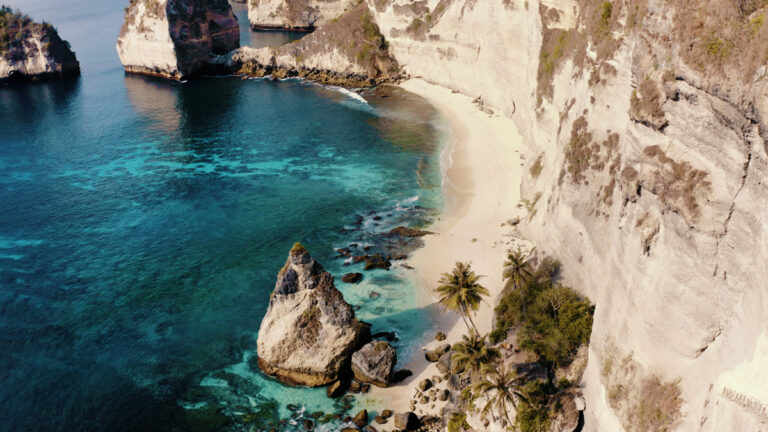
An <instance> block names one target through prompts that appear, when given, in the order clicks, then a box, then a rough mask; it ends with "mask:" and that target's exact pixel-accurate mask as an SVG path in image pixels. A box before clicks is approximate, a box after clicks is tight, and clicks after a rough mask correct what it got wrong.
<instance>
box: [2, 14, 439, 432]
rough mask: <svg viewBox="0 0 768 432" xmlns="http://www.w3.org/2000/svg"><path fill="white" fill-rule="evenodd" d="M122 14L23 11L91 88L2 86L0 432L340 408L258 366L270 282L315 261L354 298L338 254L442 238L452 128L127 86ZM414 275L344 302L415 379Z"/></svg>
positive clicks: (239, 89) (397, 102)
mask: <svg viewBox="0 0 768 432" xmlns="http://www.w3.org/2000/svg"><path fill="white" fill-rule="evenodd" d="M122 3H123V2H117V1H107V2H102V1H97V0H87V1H80V2H75V3H74V4H73V3H72V2H67V4H62V2H55V1H52V0H29V1H27V0H24V1H16V2H13V1H12V2H11V5H12V6H15V7H23V8H24V10H25V11H26V12H28V13H30V14H32V15H33V17H35V18H43V19H48V20H50V21H52V22H54V24H56V26H57V27H58V28H59V30H60V31H61V33H62V36H63V37H64V38H65V39H69V41H70V42H71V43H72V45H73V47H74V48H75V50H76V51H77V54H78V57H79V59H80V61H81V64H82V66H83V76H82V77H81V78H80V79H77V80H70V81H64V82H55V83H34V84H30V85H25V86H22V87H4V88H0V131H2V135H1V136H0V203H2V206H0V353H1V354H0V419H2V428H0V429H2V430H19V431H21V430H30V431H32V430H41V431H79V430H83V431H86V430H88V431H90V430H93V431H97V430H98V431H102V430H108V431H111V430H131V431H137V430H147V431H149V430H163V431H169V430H189V429H188V427H187V425H189V424H190V422H192V423H195V424H202V421H200V420H199V419H198V418H197V417H190V416H191V414H190V410H189V408H200V409H202V411H204V409H205V408H210V407H213V408H215V409H216V410H220V409H223V412H224V413H225V414H226V415H228V416H231V417H232V418H235V419H237V422H236V423H235V424H231V425H229V426H227V427H228V428H230V429H234V430H241V429H242V430H247V428H249V427H251V426H254V425H255V426H256V427H255V429H258V428H261V427H267V426H269V425H270V424H272V422H275V421H277V419H278V418H283V419H286V418H288V417H294V418H301V417H302V416H301V415H297V414H296V413H294V412H293V411H291V410H289V409H288V404H296V405H298V406H299V407H300V410H305V411H306V413H307V414H308V413H310V412H313V411H317V410H322V411H324V412H326V413H330V412H333V411H337V410H339V409H340V407H339V406H338V404H336V406H334V403H333V401H330V400H328V399H327V398H326V397H325V391H324V389H292V388H286V387H284V386H281V385H279V384H277V383H276V382H274V381H272V380H270V379H268V378H266V377H264V376H263V375H261V374H260V373H259V372H258V371H255V370H254V369H253V368H251V367H250V366H248V361H247V360H248V359H249V358H251V356H252V355H253V352H254V350H255V338H256V332H257V330H258V326H259V324H260V322H261V318H262V316H263V314H264V312H265V310H266V307H267V301H268V297H269V293H270V292H271V290H272V288H273V287H274V282H275V276H276V272H277V271H278V270H279V268H280V267H281V265H282V264H283V262H284V260H285V257H286V255H287V252H288V250H289V248H290V247H291V245H292V244H293V242H295V241H301V242H303V243H304V244H305V245H306V246H307V247H308V249H309V250H310V252H312V254H313V255H314V256H315V257H316V258H317V259H318V260H319V261H320V262H321V263H322V264H323V265H324V266H325V267H326V268H327V269H328V270H329V271H331V272H332V273H333V274H334V275H335V276H336V277H337V280H340V276H341V275H342V274H344V273H345V272H347V271H353V270H359V268H358V269H353V268H352V267H347V266H344V265H343V261H342V260H340V259H338V258H336V253H335V252H334V248H337V247H342V246H346V245H347V244H349V243H350V242H353V241H354V242H358V243H360V244H369V243H370V244H376V242H377V237H376V235H375V234H376V233H378V232H381V231H385V230H387V229H389V228H391V227H393V226H396V225H421V224H425V223H428V222H429V221H430V220H431V218H432V217H434V214H435V212H436V211H437V209H439V208H440V207H441V205H442V199H441V192H440V188H439V169H438V163H437V154H438V152H439V147H440V145H439V143H440V142H441V134H442V129H441V125H440V121H439V119H437V118H436V116H435V114H434V112H433V111H432V110H431V109H430V108H429V107H428V105H426V104H425V103H424V102H423V101H422V100H419V99H418V98H416V97H414V96H409V95H407V94H403V93H402V92H397V91H395V92H390V93H389V94H386V95H375V94H373V95H366V98H367V99H368V100H369V102H370V103H363V102H361V101H359V100H357V99H355V98H353V97H350V96H349V95H346V94H343V93H341V92H339V91H335V90H333V89H327V88H323V87H320V86H315V85H310V84H305V83H301V82H298V81H285V82H272V81H265V80H240V79H237V78H218V79H207V80H201V81H196V82H189V83H184V84H177V83H169V82H164V81H159V80H154V79H145V78H141V77H132V76H124V74H123V72H122V69H121V67H120V64H119V61H118V60H117V56H116V54H115V52H114V41H115V38H116V35H117V32H118V30H119V25H120V20H121V17H122V7H123V6H124V5H123V4H122ZM384 96H387V97H384ZM359 216H362V223H360V224H357V222H359V220H358V218H359ZM410 277H411V276H410V273H409V271H408V270H406V269H403V268H395V269H393V270H391V271H382V270H379V271H374V272H369V273H367V274H366V281H365V282H364V283H363V284H361V285H357V286H341V285H343V284H339V285H340V286H339V287H340V288H341V289H342V290H343V292H344V294H345V297H346V298H347V300H348V301H349V302H350V303H352V304H354V305H359V306H360V309H359V311H358V314H359V316H360V317H361V318H362V319H364V320H366V321H368V322H371V323H372V324H373V330H374V332H378V331H396V332H397V333H398V335H399V337H400V341H399V342H398V343H397V344H396V345H397V348H398V352H399V355H400V358H401V359H405V358H407V357H408V355H409V352H412V351H413V350H414V349H416V348H417V346H418V340H419V339H420V338H421V336H422V334H423V333H424V332H425V331H426V330H427V329H429V328H430V327H431V325H432V324H431V322H430V320H429V316H428V314H426V313H424V311H422V310H421V309H419V307H418V305H419V304H420V302H419V299H418V296H419V291H418V290H417V289H414V286H413V284H412V282H411V280H410ZM372 290H375V291H377V292H379V293H380V294H381V297H380V298H378V299H375V300H374V299H371V298H370V296H369V293H370V291H372ZM226 372H235V373H236V374H237V376H239V377H240V378H238V377H233V376H232V375H228V374H227V373H226ZM363 399H364V398H358V399H357V400H356V401H354V402H353V404H354V405H360V404H364V403H365V401H364V400H363ZM185 408H187V409H185ZM198 411H201V410H198ZM203 414H205V413H203ZM203 414H201V415H203ZM209 414H210V413H209ZM353 414H354V413H353ZM204 417H205V416H204ZM211 417H212V416H210V415H208V416H207V417H205V418H206V419H207V420H208V421H213V420H211ZM213 417H214V420H216V419H217V417H215V416H213ZM240 424H247V426H243V427H240ZM335 424H338V423H335ZM278 428H280V429H289V428H290V422H289V423H283V424H280V425H278Z"/></svg>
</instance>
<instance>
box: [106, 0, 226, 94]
mask: <svg viewBox="0 0 768 432" xmlns="http://www.w3.org/2000/svg"><path fill="white" fill-rule="evenodd" d="M239 46H240V28H239V25H238V22H237V18H236V17H235V15H234V12H233V11H232V7H231V6H230V5H229V3H228V2H227V0H131V3H130V5H129V6H128V7H127V8H126V10H125V21H124V23H123V26H122V28H121V30H120V35H119V37H118V40H117V53H118V55H119V56H120V61H121V62H122V63H123V67H124V68H125V71H126V72H131V73H138V74H144V75H153V76H159V77H163V78H169V79H174V80H182V79H186V78H189V77H194V76H198V75H201V74H204V73H222V72H226V71H227V68H226V66H225V63H226V58H225V57H226V56H225V55H226V54H228V53H229V52H231V51H233V50H235V49H237V48H238V47H239Z"/></svg>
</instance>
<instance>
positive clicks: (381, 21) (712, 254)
mask: <svg viewBox="0 0 768 432" xmlns="http://www.w3.org/2000/svg"><path fill="white" fill-rule="evenodd" d="M368 3H369V6H370V8H371V10H372V13H373V15H374V20H375V22H376V23H377V24H378V26H379V28H380V29H381V32H382V34H383V35H384V36H385V37H386V39H387V41H388V44H389V46H388V50H389V52H390V53H391V54H392V55H393V56H394V57H395V59H397V61H398V63H399V64H400V65H402V68H403V70H404V71H405V72H406V73H408V74H410V75H412V76H420V77H423V78H425V79H427V80H428V81H431V82H433V83H437V84H440V85H443V86H446V87H449V88H452V89H455V90H458V91H460V92H463V93H465V94H468V95H471V96H472V97H478V96H480V97H482V99H483V101H484V102H485V106H486V107H490V108H491V109H492V110H493V111H495V112H496V113H501V114H504V115H507V116H511V117H512V118H513V119H515V120H516V122H517V124H518V127H519V129H520V131H521V133H522V134H523V136H524V137H525V138H526V140H527V142H528V144H529V145H530V146H531V151H530V154H529V160H530V161H531V162H530V166H529V168H530V176H529V177H528V179H527V180H526V181H525V183H524V185H523V196H525V197H526V198H527V200H528V204H529V207H530V209H531V214H530V217H529V218H528V220H526V221H524V223H523V224H522V226H521V230H522V232H523V234H524V235H526V236H527V237H529V238H530V239H531V240H532V241H533V242H534V243H535V244H536V245H537V246H538V247H539V249H541V250H543V251H545V252H546V253H548V254H549V255H552V256H555V257H557V258H559V259H560V260H561V261H562V262H563V264H564V268H565V269H566V271H567V272H568V273H567V274H566V275H565V277H566V279H567V280H568V282H569V284H572V285H573V286H574V287H576V288H578V289H580V290H581V291H582V292H583V293H584V294H586V295H588V296H589V297H590V298H591V299H592V300H594V301H595V303H596V305H597V309H596V314H595V322H594V329H593V336H592V340H591V345H590V352H589V364H588V367H587V373H586V375H585V377H584V385H585V386H586V393H585V394H586V397H587V409H586V422H587V425H586V428H585V430H601V431H602V430H611V431H613V430H622V429H624V430H686V431H687V430H704V431H721V430H744V431H757V430H763V429H764V428H765V422H766V421H768V414H767V413H768V393H766V392H768V386H766V385H765V383H766V382H768V370H766V369H765V368H764V365H765V364H768V289H766V281H768V271H767V270H766V269H765V266H763V265H761V264H762V262H764V261H766V259H768V231H766V228H765V225H764V223H763V222H762V221H763V220H766V218H768V210H766V209H767V208H768V207H766V206H765V205H763V200H762V199H761V198H764V197H765V196H766V194H767V193H768V187H767V186H766V183H765V181H764V179H765V178H766V176H767V175H768V155H766V138H768V129H766V127H768V90H767V89H768V87H767V84H768V79H766V67H767V66H766V60H767V59H768V25H765V24H764V21H765V15H766V13H768V10H766V5H765V2H763V1H756V0H698V1H691V2H689V1H682V0H614V1H602V2H595V1H587V0H540V1H535V0H483V1H478V0H421V1H410V0H369V1H368ZM761 365H762V367H761Z"/></svg>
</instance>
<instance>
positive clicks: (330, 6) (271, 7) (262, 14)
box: [248, 0, 358, 31]
mask: <svg viewBox="0 0 768 432" xmlns="http://www.w3.org/2000/svg"><path fill="white" fill-rule="evenodd" d="M357 3H358V1H357V0H250V1H249V2H248V20H249V21H250V22H251V27H253V28H254V29H262V30H297V31H311V30H314V29H315V28H316V27H319V26H321V25H323V24H325V23H326V22H328V21H329V20H331V19H333V18H336V17H338V16H340V15H341V14H342V13H343V12H344V11H345V10H346V9H349V8H351V7H353V6H355V5H356V4H357Z"/></svg>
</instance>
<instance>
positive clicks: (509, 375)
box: [474, 365, 528, 425]
mask: <svg viewBox="0 0 768 432" xmlns="http://www.w3.org/2000/svg"><path fill="white" fill-rule="evenodd" d="M474 387H475V391H476V392H479V393H481V394H486V395H489V396H490V397H489V399H488V402H487V403H486V404H485V406H484V407H483V409H482V413H483V414H484V415H485V414H487V413H488V411H490V412H491V415H493V416H494V419H495V418H496V416H495V414H494V412H493V409H494V407H495V408H496V409H497V410H498V412H500V413H501V414H504V418H505V419H506V422H507V423H506V424H507V425H511V424H512V421H511V420H510V419H509V410H508V409H507V408H508V406H509V405H512V406H513V407H514V408H515V410H517V400H518V399H519V400H523V401H527V400H528V398H527V396H526V395H525V392H524V391H523V389H522V387H521V386H520V385H519V384H518V378H517V374H516V373H515V372H514V371H512V370H506V368H505V367H504V366H503V365H502V366H501V367H499V368H497V369H489V370H487V374H486V375H485V377H483V378H482V379H481V380H480V381H479V382H478V383H476V384H475V386H474Z"/></svg>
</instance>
